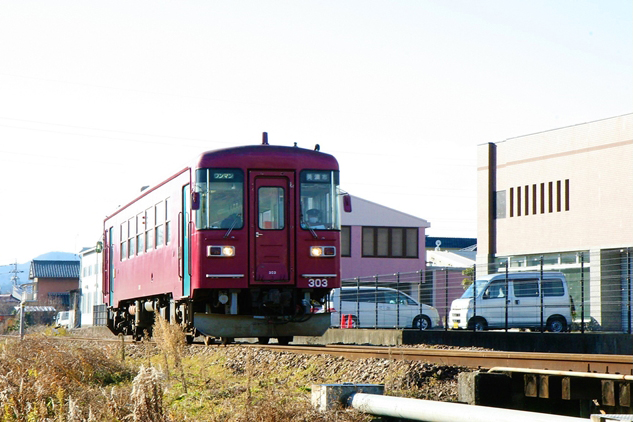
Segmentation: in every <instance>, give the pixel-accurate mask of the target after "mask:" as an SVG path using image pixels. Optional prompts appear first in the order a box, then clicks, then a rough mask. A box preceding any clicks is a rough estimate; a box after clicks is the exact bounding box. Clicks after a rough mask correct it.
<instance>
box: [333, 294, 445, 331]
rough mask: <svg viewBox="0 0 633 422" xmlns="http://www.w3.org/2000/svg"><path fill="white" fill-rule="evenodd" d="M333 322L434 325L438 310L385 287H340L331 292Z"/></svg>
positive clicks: (352, 325) (347, 324) (346, 324)
mask: <svg viewBox="0 0 633 422" xmlns="http://www.w3.org/2000/svg"><path fill="white" fill-rule="evenodd" d="M330 312H332V326H333V327H340V326H341V319H342V318H341V314H342V315H343V316H344V318H343V324H344V325H343V327H344V328H416V329H418V330H426V329H428V328H433V327H437V326H439V324H440V317H439V315H438V313H437V310H436V309H435V308H434V307H432V306H429V305H425V304H422V303H418V301H416V300H415V299H413V298H412V297H411V296H409V295H407V294H406V293H403V292H401V291H398V290H396V289H390V288H388V287H378V288H376V287H342V288H340V289H333V290H332V293H330Z"/></svg>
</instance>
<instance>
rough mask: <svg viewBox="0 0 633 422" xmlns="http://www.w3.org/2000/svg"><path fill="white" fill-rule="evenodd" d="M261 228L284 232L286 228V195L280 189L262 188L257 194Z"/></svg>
mask: <svg viewBox="0 0 633 422" xmlns="http://www.w3.org/2000/svg"><path fill="white" fill-rule="evenodd" d="M257 197H258V201H257V207H258V210H259V211H258V212H259V228H260V229H262V230H282V229H283V228H284V227H285V221H284V219H285V217H284V208H285V207H284V204H285V193H284V189H283V188H280V187H271V186H267V187H261V188H259V190H258V192H257Z"/></svg>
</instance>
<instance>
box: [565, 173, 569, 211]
mask: <svg viewBox="0 0 633 422" xmlns="http://www.w3.org/2000/svg"><path fill="white" fill-rule="evenodd" d="M565 211H569V179H565Z"/></svg>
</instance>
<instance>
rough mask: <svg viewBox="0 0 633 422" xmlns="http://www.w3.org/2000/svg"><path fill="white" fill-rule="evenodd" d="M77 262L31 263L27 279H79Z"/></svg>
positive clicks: (34, 261)
mask: <svg viewBox="0 0 633 422" xmlns="http://www.w3.org/2000/svg"><path fill="white" fill-rule="evenodd" d="M79 267H80V262H79V261H38V260H33V261H32V262H31V270H30V271H29V278H30V279H35V278H77V279H78V278H79V273H80V269H79Z"/></svg>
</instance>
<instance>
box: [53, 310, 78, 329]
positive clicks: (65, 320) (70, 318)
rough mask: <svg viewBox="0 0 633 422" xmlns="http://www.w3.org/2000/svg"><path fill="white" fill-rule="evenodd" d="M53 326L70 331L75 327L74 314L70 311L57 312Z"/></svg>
mask: <svg viewBox="0 0 633 422" xmlns="http://www.w3.org/2000/svg"><path fill="white" fill-rule="evenodd" d="M55 326H57V327H64V328H67V329H71V328H73V327H74V326H75V314H74V312H70V311H63V312H58V313H57V316H56V317H55Z"/></svg>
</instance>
